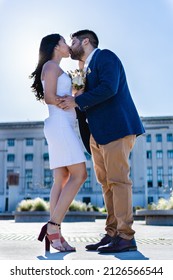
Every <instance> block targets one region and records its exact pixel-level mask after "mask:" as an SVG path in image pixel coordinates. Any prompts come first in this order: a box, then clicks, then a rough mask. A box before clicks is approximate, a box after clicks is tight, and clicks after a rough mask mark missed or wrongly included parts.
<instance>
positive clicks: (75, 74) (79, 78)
mask: <svg viewBox="0 0 173 280" xmlns="http://www.w3.org/2000/svg"><path fill="white" fill-rule="evenodd" d="M67 73H68V75H69V76H70V78H71V80H72V87H73V89H76V90H79V89H82V88H84V87H85V83H86V76H87V75H89V74H90V73H91V69H90V68H87V71H84V70H83V69H76V70H74V71H71V70H70V71H67Z"/></svg>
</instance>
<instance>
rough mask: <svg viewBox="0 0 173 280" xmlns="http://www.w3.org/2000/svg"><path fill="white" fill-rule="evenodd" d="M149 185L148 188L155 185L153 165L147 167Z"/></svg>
mask: <svg viewBox="0 0 173 280" xmlns="http://www.w3.org/2000/svg"><path fill="white" fill-rule="evenodd" d="M147 186H148V188H152V187H153V169H152V167H147Z"/></svg>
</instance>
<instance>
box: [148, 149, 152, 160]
mask: <svg viewBox="0 0 173 280" xmlns="http://www.w3.org/2000/svg"><path fill="white" fill-rule="evenodd" d="M147 158H148V159H151V158H152V151H147Z"/></svg>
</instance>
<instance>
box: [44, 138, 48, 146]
mask: <svg viewBox="0 0 173 280" xmlns="http://www.w3.org/2000/svg"><path fill="white" fill-rule="evenodd" d="M44 145H45V146H47V145H48V144H47V140H46V138H44Z"/></svg>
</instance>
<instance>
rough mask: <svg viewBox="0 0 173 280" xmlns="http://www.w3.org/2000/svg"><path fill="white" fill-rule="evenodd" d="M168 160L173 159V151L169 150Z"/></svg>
mask: <svg viewBox="0 0 173 280" xmlns="http://www.w3.org/2000/svg"><path fill="white" fill-rule="evenodd" d="M167 154H168V158H173V150H168V152H167Z"/></svg>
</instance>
